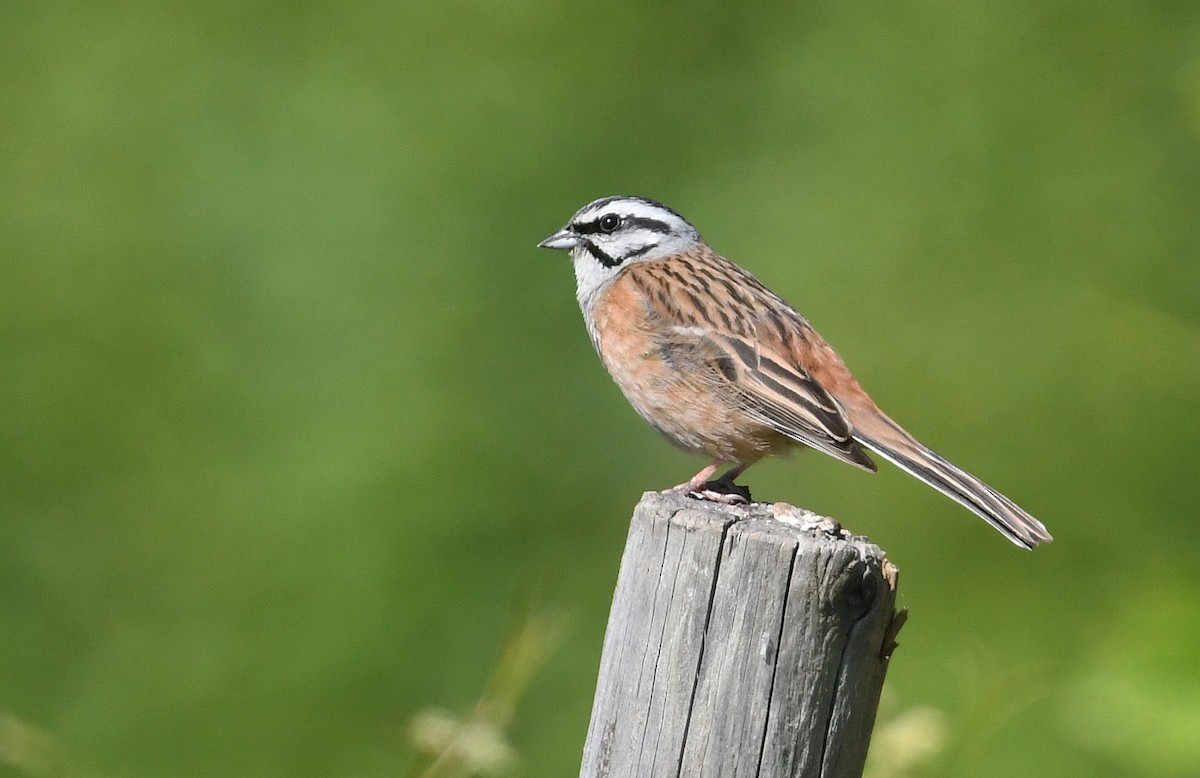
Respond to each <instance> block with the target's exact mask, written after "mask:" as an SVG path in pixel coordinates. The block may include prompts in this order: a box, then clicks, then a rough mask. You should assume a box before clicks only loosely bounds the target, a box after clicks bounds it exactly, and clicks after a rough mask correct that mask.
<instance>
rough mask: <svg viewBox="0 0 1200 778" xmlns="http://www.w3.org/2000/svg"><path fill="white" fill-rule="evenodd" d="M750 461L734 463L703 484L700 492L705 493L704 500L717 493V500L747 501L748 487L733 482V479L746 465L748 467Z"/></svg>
mask: <svg viewBox="0 0 1200 778" xmlns="http://www.w3.org/2000/svg"><path fill="white" fill-rule="evenodd" d="M750 464H751V463H750V462H742V463H741V464H738V465H734V466H733V467H731V468H729V469H728V470H726V471H725V473H724V474H723V475H722V476H721V477H720V478H717V479H716V480H713V481H709V482H707V483H705V484H704V489H703V491H702V492H701V494H703V495H705V499H706V500H711V499H713V498H712V497H710V496H709V495H714V494H715V495H717V501H718V502H723V503H729V504H731V505H732V504H733V503H738V502H743V503H749V502H751V500H750V489H749V487H746V486H743V485H741V484H735V483H734V481H735V480H737V477H738V476H739V475H741V474H742V473H743V472H744V471H745V470H746V468H747V467H750Z"/></svg>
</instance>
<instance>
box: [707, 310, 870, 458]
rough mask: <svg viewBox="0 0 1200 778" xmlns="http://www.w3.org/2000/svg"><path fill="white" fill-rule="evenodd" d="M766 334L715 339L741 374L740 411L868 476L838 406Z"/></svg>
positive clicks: (759, 327)
mask: <svg viewBox="0 0 1200 778" xmlns="http://www.w3.org/2000/svg"><path fill="white" fill-rule="evenodd" d="M768 330H769V326H764V323H763V322H762V321H760V322H757V323H756V326H755V327H754V336H753V337H752V338H741V337H738V336H733V335H722V336H720V339H721V340H722V341H724V342H725V343H727V344H729V350H730V352H731V353H732V354H733V355H734V356H735V357H736V360H737V364H738V365H739V366H740V367H741V368H742V374H741V377H740V379H739V381H738V382H737V385H738V390H739V393H740V396H741V399H742V404H743V407H745V409H746V410H747V412H749V413H750V414H751V415H753V416H755V417H757V418H759V419H760V420H761V421H762V422H763V423H765V424H767V425H769V426H770V427H772V428H773V429H775V430H778V431H779V432H780V433H782V434H784V435H787V436H788V437H789V438H792V439H794V440H797V441H800V442H801V443H805V444H807V445H809V446H812V447H813V448H816V449H819V450H821V451H824V452H825V453H827V454H830V455H832V456H834V457H837V458H838V459H841V460H842V461H844V462H849V463H850V464H852V465H857V466H858V467H861V468H863V469H864V470H870V471H871V472H874V471H875V470H876V469H877V468H876V467H875V463H874V462H872V461H871V458H870V457H869V456H868V455H867V452H866V451H865V450H864V449H863V448H862V446H860V445H859V444H858V442H856V441H855V440H854V438H853V430H852V428H851V426H850V420H849V419H848V418H847V417H846V413H845V411H843V410H842V407H841V405H839V404H838V402H837V401H836V400H834V398H833V397H832V396H831V395H830V394H829V392H828V391H826V390H825V388H824V387H823V386H821V384H820V383H819V382H818V381H817V380H816V379H815V378H814V377H813V376H812V375H811V374H810V373H809V372H808V371H807V370H805V369H804V368H802V367H800V366H799V365H798V364H797V362H796V360H794V359H792V358H791V357H790V355H789V354H788V353H787V352H786V351H785V350H784V349H783V348H780V347H779V346H782V345H783V344H781V343H778V342H777V341H778V339H777V338H774V337H772V336H771V334H770V333H769V331H768Z"/></svg>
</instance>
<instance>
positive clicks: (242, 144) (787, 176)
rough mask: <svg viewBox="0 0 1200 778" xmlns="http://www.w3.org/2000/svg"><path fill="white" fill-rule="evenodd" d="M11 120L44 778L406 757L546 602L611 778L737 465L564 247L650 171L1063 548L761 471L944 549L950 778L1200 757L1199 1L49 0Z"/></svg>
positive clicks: (654, 185)
mask: <svg viewBox="0 0 1200 778" xmlns="http://www.w3.org/2000/svg"><path fill="white" fill-rule="evenodd" d="M0 106H2V108H0V182H2V185H0V263H2V264H0V271H2V273H0V344H2V351H0V354H2V357H3V368H2V370H0V456H2V457H3V469H2V473H0V746H3V750H0V765H4V763H5V760H7V764H6V765H4V766H0V775H4V776H7V775H26V774H35V775H36V774H59V773H60V772H62V771H63V770H67V771H68V772H70V773H71V774H76V773H78V774H82V775H90V776H209V775H212V776H218V775H219V776H399V775H403V774H405V773H406V771H410V770H413V769H416V768H417V767H418V766H419V765H420V764H421V762H420V761H419V760H418V759H417V757H415V756H414V753H413V748H414V747H413V745H412V744H411V743H410V742H409V739H408V735H407V734H406V733H407V727H408V722H409V721H410V719H411V718H412V717H413V716H414V715H416V714H417V713H418V712H419V711H422V710H426V709H429V708H445V709H448V710H450V711H455V712H459V713H462V712H465V711H469V710H470V708H471V706H472V705H473V704H474V703H475V701H476V700H477V699H479V696H480V695H481V694H482V693H483V689H484V687H485V686H486V685H487V683H488V679H489V678H490V677H491V675H492V673H493V670H494V669H495V667H496V665H497V663H498V662H499V661H500V657H501V654H502V652H503V650H504V646H505V644H506V641H507V640H509V639H510V636H511V635H512V634H513V631H514V630H515V629H516V626H514V625H519V624H520V623H521V621H522V619H523V618H524V615H525V614H529V613H540V612H542V610H543V609H547V608H549V609H553V611H554V612H560V613H565V614H567V628H566V632H565V637H564V639H563V641H562V643H561V646H560V647H559V649H558V650H557V652H556V653H554V654H553V656H551V658H550V659H549V660H548V662H547V663H546V664H545V665H544V667H542V668H541V670H540V671H539V672H538V673H537V674H536V676H535V677H534V679H533V680H532V682H531V683H530V685H529V686H528V688H527V689H525V691H524V695H523V698H522V699H521V702H520V706H519V708H518V710H517V713H516V718H515V721H514V723H513V726H512V727H511V730H510V731H509V735H508V736H509V738H510V741H511V744H512V746H513V747H514V748H515V749H516V750H517V752H519V754H520V760H519V763H518V766H517V768H516V770H515V774H518V775H528V776H557V775H570V774H573V773H574V772H576V771H577V769H578V759H579V754H580V751H581V747H582V741H583V737H584V734H585V730H586V724H587V717H588V713H589V709H590V704H591V694H592V689H593V684H594V680H595V671H596V667H597V662H598V659H599V652H600V645H601V638H602V635H603V629H604V623H605V619H606V616H607V609H608V604H609V598H610V596H611V592H612V585H613V583H614V580H615V575H616V570H617V564H618V560H619V556H620V552H621V548H622V544H623V542H624V537H625V532H626V528H627V520H628V517H629V514H630V512H631V509H632V507H633V505H634V503H635V502H636V500H637V499H638V497H639V495H640V493H641V492H642V491H643V490H645V489H649V488H661V487H664V486H668V485H670V484H674V483H677V482H678V481H681V480H683V479H684V478H686V477H687V476H689V475H691V473H692V472H694V470H695V469H697V468H698V467H699V465H700V464H701V463H700V462H699V461H698V460H694V459H691V458H689V457H687V456H686V455H683V454H681V453H678V452H676V451H674V450H673V449H671V448H670V447H669V446H668V445H667V444H666V443H663V442H661V441H659V440H658V439H657V438H656V437H655V435H654V433H653V432H652V431H650V430H649V429H648V428H647V427H646V426H645V425H644V424H643V423H642V422H641V421H640V420H639V419H638V418H637V417H636V416H635V414H634V413H633V412H632V411H631V410H630V409H629V408H628V407H627V405H626V403H625V401H624V399H623V398H622V397H621V396H620V393H619V392H618V390H617V389H616V388H615V387H614V386H613V385H612V384H611V382H610V381H609V379H608V377H607V375H606V374H605V373H604V371H603V368H602V367H601V366H600V364H599V362H598V360H597V359H596V357H595V355H594V354H593V353H592V350H591V347H590V345H589V344H588V342H587V338H586V336H585V334H584V330H583V326H582V324H581V321H580V317H579V312H578V310H577V308H576V304H575V301H574V280H573V276H572V273H571V270H570V266H569V262H568V261H567V260H566V258H565V257H563V256H562V255H561V254H556V253H551V252H546V251H539V250H538V249H536V248H535V247H534V244H536V243H537V241H538V240H540V239H541V238H542V237H544V236H545V235H546V234H548V233H549V232H550V231H552V230H553V229H555V228H557V227H558V226H560V225H561V224H562V223H563V222H564V221H565V220H566V219H567V218H568V217H569V216H570V215H571V213H572V212H574V211H575V209H576V208H578V207H579V206H581V205H583V204H584V203H585V202H587V201H589V200H591V199H593V198H595V197H599V196H601V195H607V194H614V193H625V192H628V193H637V194H643V195H647V196H651V197H654V198H657V199H660V200H662V201H664V202H666V203H668V204H670V205H672V206H674V207H675V208H677V209H678V210H680V211H681V212H682V213H683V214H684V215H685V216H687V217H688V218H689V219H690V220H691V221H692V222H694V223H695V224H696V225H698V226H699V228H700V229H701V231H702V232H703V233H704V234H705V236H706V237H707V238H708V240H709V241H710V242H712V243H713V244H714V245H715V246H716V247H717V248H718V249H719V250H721V251H722V252H724V253H726V254H728V255H729V256H731V257H733V258H734V259H735V260H737V261H738V262H739V263H741V264H743V265H745V266H747V267H748V268H750V269H751V270H752V271H753V272H755V273H756V274H757V275H758V276H759V277H760V278H761V279H763V280H764V281H765V282H766V283H768V285H770V286H772V287H773V288H775V289H776V290H777V291H779V292H780V293H781V294H783V296H784V297H786V298H787V299H789V301H791V302H792V303H793V304H794V305H796V306H797V307H798V308H800V309H801V310H802V311H804V312H806V313H807V314H808V315H809V317H810V318H811V320H812V321H813V322H814V323H815V324H816V326H817V327H818V329H820V330H821V331H822V332H823V333H824V335H825V336H826V337H827V338H828V339H830V340H831V341H832V342H833V343H834V344H835V345H837V346H838V347H839V348H840V350H841V352H842V354H843V356H844V357H845V358H846V359H847V361H848V362H849V364H850V365H851V367H852V368H853V369H854V370H855V371H856V373H857V374H858V376H859V378H860V379H861V380H862V382H863V383H864V384H865V385H866V387H867V388H868V389H869V390H870V391H871V392H872V394H873V395H874V396H875V399H876V400H877V401H878V402H879V403H880V404H881V405H882V406H883V407H884V408H885V409H887V410H888V411H889V412H890V413H891V414H892V415H893V416H895V417H896V418H897V419H899V420H901V421H902V422H903V423H904V424H905V425H906V426H907V427H909V429H910V430H912V431H913V432H914V433H916V434H917V435H918V436H919V437H921V438H922V439H923V440H925V441H926V442H927V443H929V444H931V445H932V446H934V447H935V448H937V449H939V450H941V451H942V452H943V453H945V454H947V455H948V456H949V457H951V458H952V459H954V460H955V461H957V462H959V463H960V464H963V465H965V466H967V467H968V468H969V469H971V470H973V471H975V472H977V473H979V474H980V475H982V476H984V477H985V478H986V479H987V480H989V481H990V482H992V483H993V484H995V485H996V486H998V487H1000V488H1002V489H1003V490H1004V491H1006V492H1007V493H1009V494H1010V495H1011V496H1012V497H1014V498H1015V499H1017V500H1018V501H1019V502H1021V503H1022V504H1023V505H1025V506H1027V507H1028V508H1029V509H1030V510H1031V511H1032V512H1033V513H1034V514H1036V515H1038V516H1039V517H1040V518H1042V519H1043V520H1044V521H1045V522H1046V524H1047V525H1048V526H1049V527H1050V529H1051V530H1052V532H1053V533H1054V535H1055V537H1056V538H1057V540H1056V542H1055V543H1054V544H1052V545H1050V546H1049V547H1046V548H1043V549H1039V550H1037V551H1036V552H1034V553H1023V552H1020V551H1018V550H1017V549H1015V548H1014V547H1012V546H1011V545H1009V544H1008V543H1007V542H1005V541H1004V540H1003V539H1002V538H1001V537H1000V536H999V535H998V534H996V533H995V532H994V531H993V530H991V529H990V528H988V527H987V526H986V525H985V524H984V523H983V522H981V521H979V520H978V519H976V518H974V517H973V516H971V515H970V514H968V513H967V512H966V511H964V510H962V509H961V508H959V507H957V506H956V505H954V504H953V503H951V502H950V501H949V500H946V499H945V498H943V497H941V496H939V495H937V494H936V493H934V492H933V491H932V490H929V489H927V488H925V487H923V486H921V485H920V484H918V483H916V482H915V481H913V480H912V479H910V478H907V477H906V476H904V475H902V474H900V473H899V472H898V471H896V470H895V469H893V468H885V469H884V472H882V473H881V474H880V475H878V476H875V477H869V476H867V475H866V474H864V473H862V472H859V471H857V470H854V469H853V468H849V467H846V466H844V465H841V464H839V463H837V462H835V461H834V460H832V459H831V458H828V457H822V456H818V455H816V454H812V453H809V454H805V455H803V456H798V457H796V458H794V459H792V460H790V461H776V462H770V463H764V464H761V465H759V466H757V467H755V468H754V469H753V470H751V471H750V473H749V478H748V483H750V484H751V485H752V486H753V487H754V489H755V494H756V496H757V497H758V498H759V499H768V500H787V501H790V502H794V503H797V504H801V505H805V506H807V507H810V508H812V509H814V510H817V511H821V512H824V513H828V514H832V515H834V516H837V517H838V518H840V519H841V520H842V521H844V522H845V523H846V524H847V525H848V526H850V527H851V528H852V529H854V530H855V531H857V532H861V533H864V534H867V535H869V536H870V537H871V538H872V539H873V540H875V541H876V542H878V543H880V544H881V545H882V546H883V547H884V548H885V549H886V550H887V551H888V553H889V554H890V556H891V558H892V559H893V560H894V561H895V562H896V564H897V565H898V566H899V567H900V569H901V601H902V604H903V605H905V606H906V607H908V608H910V609H911V619H910V621H909V624H908V626H907V627H906V628H905V629H904V631H903V633H902V634H901V636H900V641H901V644H902V645H901V648H900V649H899V651H898V653H897V654H896V656H895V659H894V661H893V664H892V668H891V672H890V675H889V689H888V705H889V706H892V707H893V708H894V709H895V710H897V711H904V710H906V709H920V710H924V709H926V708H932V709H934V710H935V711H936V712H938V715H940V716H941V717H942V720H943V721H944V733H943V737H942V738H941V740H942V742H941V744H940V746H938V747H936V748H934V749H933V750H934V751H936V753H935V754H934V755H933V757H932V759H931V761H929V762H928V763H927V764H926V765H925V766H924V767H923V768H922V769H920V770H919V771H917V772H914V774H920V775H926V776H963V775H971V776H1011V775H1039V776H1085V775H1086V776H1109V775H1112V776H1196V775H1200V623H1198V621H1197V615H1196V614H1197V611H1198V608H1200V530H1198V529H1197V512H1198V509H1197V505H1200V474H1198V468H1197V454H1198V443H1200V439H1198V437H1200V436H1198V435H1197V432H1198V430H1200V7H1198V6H1197V5H1196V4H1195V3H1194V2H1158V3H1148V2H1142V3H1091V2H1082V1H1077V2H1052V3H1037V2H1022V3H1011V4H993V3H960V2H952V1H951V0H936V1H935V2H928V3H909V4H879V5H878V6H876V7H864V6H861V5H858V4H848V3H836V2H817V3H804V4H793V3H783V2H776V3H766V2H764V3H751V4H740V5H738V4H731V3H715V2H713V3H699V4H693V5H688V6H684V5H673V4H663V3H655V4H639V3H629V2H616V3H609V4H596V3H564V4H559V3H548V2H513V3H500V2H439V3H360V4H341V3H311V2H304V3H283V2H278V3H265V2H250V3H245V2H237V3H234V2H219V1H218V2H211V1H210V2H175V3H171V4H145V5H142V4H138V3H122V2H117V3H103V4H102V3H37V2H27V1H25V0H10V2H6V3H4V4H3V6H2V7H0ZM887 715H891V714H888V713H887V711H886V710H885V717H886V716H887ZM63 765H68V766H69V767H63Z"/></svg>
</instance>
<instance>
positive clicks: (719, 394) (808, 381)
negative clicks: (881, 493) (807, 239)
mask: <svg viewBox="0 0 1200 778" xmlns="http://www.w3.org/2000/svg"><path fill="white" fill-rule="evenodd" d="M538 246H540V247H542V248H549V249H559V250H563V251H568V252H570V255H571V260H572V262H573V263H574V265H575V280H576V297H577V298H578V300H579V307H580V308H581V309H582V310H583V318H584V321H585V323H586V324H587V330H588V334H589V335H590V336H591V339H592V344H593V345H594V346H595V347H596V351H597V353H599V355H600V359H601V360H603V362H604V365H605V367H607V368H608V372H609V373H611V374H612V377H613V380H615V381H616V383H617V385H618V386H620V387H621V391H623V392H624V393H625V397H626V398H627V399H628V400H629V402H630V403H632V404H633V407H634V409H635V410H637V412H638V413H639V414H641V416H642V418H644V419H645V420H646V421H648V422H649V423H650V426H652V427H654V428H655V429H656V430H658V431H659V432H660V433H662V435H663V436H665V437H666V438H667V440H669V441H671V442H672V443H674V444H675V445H676V446H678V447H680V448H682V449H684V450H685V451H690V452H694V453H697V454H703V455H705V456H707V457H708V458H709V459H710V460H711V464H709V465H708V466H707V467H705V468H704V469H703V470H701V471H700V472H699V473H697V474H696V475H695V476H694V477H692V478H691V479H690V480H688V481H686V482H684V483H682V484H679V485H678V486H676V487H674V488H673V489H668V490H667V491H668V492H677V493H684V494H691V495H693V496H697V497H701V498H704V499H712V500H719V501H722V502H743V501H747V500H748V499H749V492H748V491H747V490H746V489H745V488H744V487H741V486H740V485H737V484H735V483H734V479H735V478H737V476H739V475H740V474H741V473H742V472H743V471H744V470H745V469H746V468H748V467H749V466H750V465H752V464H754V463H755V462H757V461H758V460H759V459H761V458H763V457H765V456H771V455H778V454H784V453H786V452H788V451H789V450H791V449H792V448H794V447H796V446H798V445H799V444H804V445H808V446H812V447H813V448H815V449H819V450H820V451H824V452H825V453H826V454H829V455H831V456H834V457H837V458H838V459H841V460H842V461H844V462H849V463H850V464H852V465H856V466H858V467H861V468H862V469H864V470H868V471H871V472H874V471H875V470H876V467H875V463H874V462H873V461H872V460H871V457H870V456H869V455H868V454H867V449H869V450H870V451H873V452H875V453H876V454H878V455H879V456H881V457H883V458H884V459H886V460H888V461H889V462H892V463H893V464H895V465H897V466H898V467H900V468H901V469H902V470H904V471H905V472H907V473H909V474H910V475H913V476H915V477H916V478H918V479H920V480H921V481H924V482H925V483H927V484H929V485H930V486H932V487H933V488H934V489H937V490H938V491H939V492H941V493H943V494H945V495H946V496H948V497H950V498H951V499H952V500H955V501H957V502H958V503H960V504H962V505H963V506H965V507H966V508H968V509H970V510H971V511H974V512H975V513H977V514H978V515H980V516H981V517H983V518H984V519H985V520H986V521H987V522H988V523H990V524H991V525H992V526H994V527H995V528H996V529H998V530H1000V532H1002V533H1004V535H1005V536H1006V537H1007V538H1008V539H1009V540H1011V541H1012V542H1013V543H1016V544H1017V545H1019V546H1023V547H1024V548H1033V547H1034V546H1036V545H1037V544H1038V543H1042V542H1045V541H1049V540H1051V539H1052V538H1051V537H1050V533H1049V532H1047V531H1046V528H1045V527H1044V526H1043V525H1042V523H1041V522H1039V521H1038V520H1037V519H1035V518H1033V517H1032V516H1030V515H1029V514H1028V513H1026V512H1025V511H1024V510H1022V509H1021V508H1020V507H1018V506H1017V505H1016V503H1014V502H1013V501H1012V500H1009V499H1008V498H1007V497H1005V496H1004V495H1002V494H1000V493H999V492H997V491H995V490H994V489H992V488H991V487H989V486H988V485H987V484H985V483H983V482H982V481H980V480H979V479H978V478H976V477H975V476H973V475H971V474H970V473H967V472H966V471H964V470H962V469H960V468H958V467H957V466H955V465H954V464H952V463H951V462H949V461H947V460H946V459H943V458H942V457H941V456H939V455H938V454H936V453H935V452H933V451H932V450H930V449H929V448H927V447H926V446H924V445H922V444H921V443H920V442H918V441H917V440H916V438H914V437H913V436H912V435H909V434H908V433H907V432H906V431H905V430H904V429H903V428H902V427H900V425H898V424H897V423H896V422H894V421H892V420H891V419H890V418H888V417H887V416H886V415H885V414H884V413H883V411H881V410H879V408H877V407H876V406H875V403H874V402H872V400H871V398H870V397H868V396H867V393H866V392H865V391H863V388H862V387H861V386H859V384H858V381H857V380H855V378H854V376H853V375H851V373H850V371H849V370H848V369H847V368H846V365H845V363H843V362H842V359H841V357H839V356H838V354H837V352H836V351H834V350H833V348H832V347H831V346H830V345H829V344H828V343H826V342H825V340H824V339H823V338H822V337H821V336H820V335H818V334H817V332H816V331H815V330H814V329H813V328H812V326H811V325H810V324H809V323H808V320H806V319H805V318H804V317H803V316H801V315H800V314H799V313H797V312H796V310H795V309H794V308H792V307H791V306H790V305H788V304H787V303H786V302H784V301H783V299H782V298H780V297H779V296H778V295H776V294H775V293H774V292H772V291H771V290H769V289H767V288H766V287H765V286H763V285H762V284H761V283H760V282H759V281H758V279H756V278H755V277H754V276H752V275H750V274H749V273H747V272H746V271H745V270H743V269H741V268H740V267H738V266H737V265H735V264H733V263H732V262H730V261H729V260H727V259H725V258H724V257H722V256H721V255H720V254H717V253H716V252H715V251H713V249H712V248H711V247H710V246H709V245H708V244H707V243H705V242H704V240H703V239H701V237H700V233H699V232H697V231H696V228H695V227H693V226H692V225H691V224H689V223H688V222H687V220H685V219H684V218H683V217H682V216H680V215H679V214H678V213H676V212H675V211H673V210H671V209H670V208H668V207H666V206H665V205H663V204H661V203H658V202H655V201H654V200H648V199H646V198H642V197H632V196H617V197H604V198H602V199H599V200H596V201H594V202H591V203H589V204H587V205H585V206H584V207H583V208H581V209H580V210H579V211H578V212H577V213H576V214H575V215H574V216H572V217H571V221H570V222H568V223H567V225H566V226H565V227H563V228H562V229H560V230H558V231H557V232H555V233H554V234H553V235H551V236H550V237H548V238H546V239H545V240H543V241H542V242H541V243H539V244H538ZM724 465H730V466H731V467H730V469H729V470H728V471H727V472H726V473H725V474H724V475H722V476H721V477H720V478H717V479H712V476H713V475H714V474H715V473H716V472H717V470H718V469H720V468H721V467H722V466H724Z"/></svg>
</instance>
